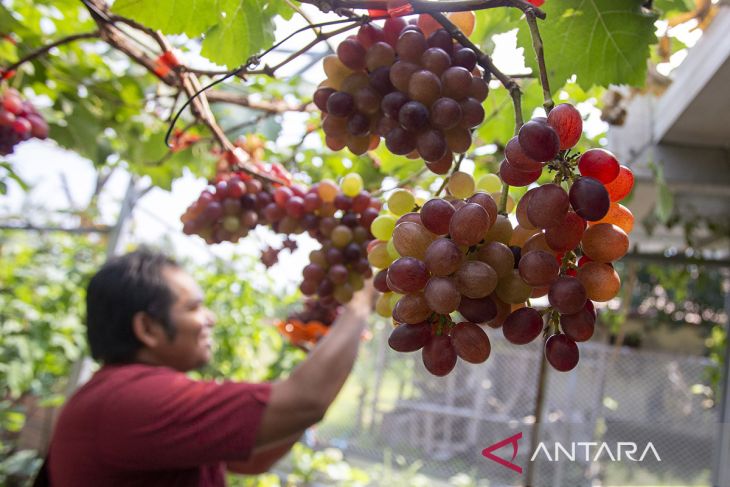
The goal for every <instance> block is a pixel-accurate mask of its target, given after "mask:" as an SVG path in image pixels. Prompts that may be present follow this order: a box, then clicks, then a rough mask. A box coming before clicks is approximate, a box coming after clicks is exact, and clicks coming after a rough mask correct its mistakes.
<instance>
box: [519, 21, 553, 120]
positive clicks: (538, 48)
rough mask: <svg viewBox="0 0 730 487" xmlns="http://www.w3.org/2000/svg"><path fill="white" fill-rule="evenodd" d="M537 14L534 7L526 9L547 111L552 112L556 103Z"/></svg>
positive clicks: (544, 105)
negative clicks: (551, 88)
mask: <svg viewBox="0 0 730 487" xmlns="http://www.w3.org/2000/svg"><path fill="white" fill-rule="evenodd" d="M535 17H536V14H535V12H534V10H533V9H527V10H525V18H526V19H527V25H529V26H530V36H531V37H532V47H533V49H535V56H536V57H537V66H538V68H539V70H540V84H541V85H542V96H543V99H544V101H543V104H542V106H543V107H544V108H545V113H548V114H549V113H550V110H552V109H553V107H554V106H555V103H554V102H553V97H552V94H551V92H550V83H549V81H548V75H547V68H546V67H545V51H544V49H543V44H542V37H540V29H539V28H538V27H537V19H536V18H535Z"/></svg>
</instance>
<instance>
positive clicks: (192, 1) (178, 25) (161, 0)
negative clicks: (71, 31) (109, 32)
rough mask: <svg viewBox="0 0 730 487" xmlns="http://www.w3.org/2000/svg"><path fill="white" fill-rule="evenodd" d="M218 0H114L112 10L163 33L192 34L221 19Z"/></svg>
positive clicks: (201, 32) (204, 29)
mask: <svg viewBox="0 0 730 487" xmlns="http://www.w3.org/2000/svg"><path fill="white" fill-rule="evenodd" d="M220 3H221V2H220V1H219V0H214V1H210V0H117V1H116V2H114V6H113V7H112V11H113V12H115V13H117V14H119V15H122V16H125V17H130V18H132V19H134V20H136V21H137V22H140V23H142V24H144V25H146V26H147V27H151V28H153V29H159V30H161V31H162V32H164V33H165V34H187V35H188V36H190V37H196V36H199V35H200V34H203V33H205V32H206V31H207V30H208V29H209V28H210V27H212V26H213V25H215V24H216V23H217V22H219V21H221V18H220V12H221V6H220Z"/></svg>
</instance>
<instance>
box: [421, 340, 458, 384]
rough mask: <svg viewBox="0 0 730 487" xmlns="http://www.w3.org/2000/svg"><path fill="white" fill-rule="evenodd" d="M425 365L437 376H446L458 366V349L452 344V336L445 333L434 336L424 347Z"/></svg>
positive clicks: (423, 357)
mask: <svg viewBox="0 0 730 487" xmlns="http://www.w3.org/2000/svg"><path fill="white" fill-rule="evenodd" d="M422 359H423V365H425V366H426V370H428V371H429V372H430V373H432V374H433V375H436V376H440V377H442V376H444V375H446V374H448V373H449V372H451V371H452V370H453V369H454V367H455V366H456V350H454V347H453V345H452V344H451V338H449V337H448V336H445V335H441V336H434V337H432V338H431V340H430V341H429V342H428V343H427V344H426V345H425V346H424V347H423V350H422Z"/></svg>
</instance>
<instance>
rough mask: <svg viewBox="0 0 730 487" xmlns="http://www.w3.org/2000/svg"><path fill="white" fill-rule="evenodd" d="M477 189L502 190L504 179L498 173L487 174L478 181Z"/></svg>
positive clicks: (488, 191) (493, 191)
mask: <svg viewBox="0 0 730 487" xmlns="http://www.w3.org/2000/svg"><path fill="white" fill-rule="evenodd" d="M477 189H481V190H482V191H484V192H486V193H497V192H500V191H502V181H500V179H499V176H497V175H496V174H485V175H484V176H482V177H480V178H479V181H477Z"/></svg>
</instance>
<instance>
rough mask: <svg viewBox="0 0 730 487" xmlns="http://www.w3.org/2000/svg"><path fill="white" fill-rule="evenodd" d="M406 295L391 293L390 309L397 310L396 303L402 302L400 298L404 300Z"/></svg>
mask: <svg viewBox="0 0 730 487" xmlns="http://www.w3.org/2000/svg"><path fill="white" fill-rule="evenodd" d="M403 296H404V295H403V294H399V293H390V309H391V310H392V309H393V308H395V305H396V303H398V301H400V298H402V297H403Z"/></svg>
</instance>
